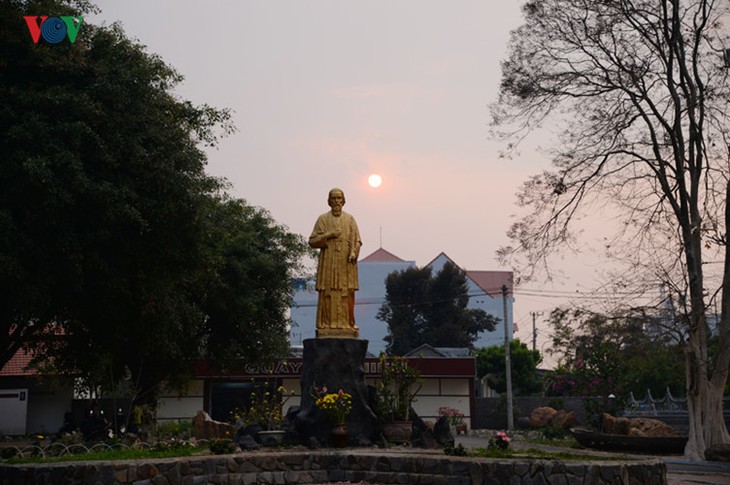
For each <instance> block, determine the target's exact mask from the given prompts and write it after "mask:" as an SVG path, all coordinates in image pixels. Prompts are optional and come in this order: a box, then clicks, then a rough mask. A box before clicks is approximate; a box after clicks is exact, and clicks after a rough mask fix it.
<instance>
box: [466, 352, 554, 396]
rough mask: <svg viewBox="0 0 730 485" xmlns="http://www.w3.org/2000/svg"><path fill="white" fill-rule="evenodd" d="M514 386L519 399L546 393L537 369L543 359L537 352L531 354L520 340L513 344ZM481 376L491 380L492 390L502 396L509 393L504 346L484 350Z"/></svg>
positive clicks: (479, 368)
mask: <svg viewBox="0 0 730 485" xmlns="http://www.w3.org/2000/svg"><path fill="white" fill-rule="evenodd" d="M509 351H510V366H511V368H512V373H511V375H512V385H513V386H514V393H515V394H516V395H523V396H529V395H532V394H535V393H540V392H542V379H540V376H539V375H538V373H537V366H538V365H540V362H542V356H541V355H540V352H539V351H537V350H530V349H529V348H528V347H527V345H525V343H523V342H521V341H520V340H519V339H514V340H511V341H510V343H509ZM476 357H477V376H478V377H479V378H480V379H482V378H484V377H485V376H486V377H487V383H488V385H489V387H491V388H492V389H494V390H495V391H497V392H499V393H504V392H506V391H507V372H506V370H505V355H504V346H503V345H494V346H492V347H484V348H482V349H480V350H479V352H477V355H476Z"/></svg>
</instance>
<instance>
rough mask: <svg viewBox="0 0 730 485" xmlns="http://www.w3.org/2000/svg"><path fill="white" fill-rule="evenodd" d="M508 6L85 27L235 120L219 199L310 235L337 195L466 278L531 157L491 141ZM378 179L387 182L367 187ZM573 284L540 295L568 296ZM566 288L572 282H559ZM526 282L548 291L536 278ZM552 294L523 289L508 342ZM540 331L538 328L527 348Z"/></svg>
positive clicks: (388, 234)
mask: <svg viewBox="0 0 730 485" xmlns="http://www.w3.org/2000/svg"><path fill="white" fill-rule="evenodd" d="M521 3H522V2H521V1H518V0H459V1H458V2H454V1H448V0H398V1H385V0H326V1H325V0H299V1H294V0H290V1H286V0H278V1H274V0H215V1H208V2H202V1H191V0H183V1H181V0H155V1H152V2H150V1H147V0H144V1H143V0H124V1H119V0H103V1H97V4H98V5H99V7H100V8H101V9H102V13H101V14H100V15H98V16H92V17H89V18H87V19H86V20H87V21H89V22H93V23H102V22H104V23H111V22H116V21H119V22H121V23H122V25H123V27H124V29H125V31H126V32H127V34H128V35H129V36H130V37H133V38H137V39H138V40H139V41H140V43H142V44H144V45H146V46H147V49H148V51H149V52H152V53H156V54H158V55H160V56H161V57H162V58H163V59H164V60H165V61H166V62H167V63H168V64H170V65H172V66H173V67H175V68H176V69H177V70H178V71H179V72H180V73H181V74H182V75H183V76H184V77H185V81H184V82H183V83H182V84H181V86H179V87H178V89H177V93H178V94H179V95H180V97H182V98H185V99H189V100H191V101H192V102H194V103H196V104H201V103H208V104H211V105H213V106H216V107H226V108H230V109H231V110H232V111H233V120H234V122H235V124H236V126H237V128H238V130H239V131H238V132H237V133H236V134H234V135H232V136H230V137H228V138H226V139H224V140H223V141H222V143H221V144H220V146H219V147H218V149H217V150H211V151H210V152H209V172H210V173H212V174H214V175H219V176H224V177H225V178H227V179H228V180H229V181H230V183H231V184H232V187H231V190H230V192H231V193H232V194H233V195H235V196H237V197H241V198H244V199H246V200H247V201H248V202H249V203H250V204H253V205H257V206H261V207H264V208H266V209H268V210H269V211H270V212H271V214H272V215H273V217H274V218H275V219H276V220H277V221H278V222H279V223H281V224H284V225H286V226H288V227H289V228H290V230H292V231H293V232H296V233H300V234H303V235H305V236H308V235H309V233H310V232H311V230H312V226H313V224H314V221H315V219H316V217H317V215H318V214H320V213H322V212H325V211H326V210H328V207H327V205H326V198H327V192H328V191H329V189H330V188H332V187H335V186H338V187H341V188H342V189H344V191H345V193H346V196H347V205H346V207H345V210H346V211H348V212H350V213H352V214H353V215H354V216H355V217H356V219H357V221H358V225H359V227H360V232H361V234H362V238H363V243H364V245H363V248H362V252H361V257H362V256H366V255H368V254H370V253H371V252H373V251H375V250H376V249H377V248H378V247H379V246H380V243H381V235H380V234H381V232H382V246H383V247H384V248H385V249H387V250H389V251H390V252H392V253H394V254H396V255H397V256H399V257H401V258H403V259H406V260H415V261H416V263H417V264H418V265H419V266H422V265H425V264H427V263H428V262H430V261H431V259H433V258H434V257H435V256H436V255H438V253H440V252H442V251H443V252H445V253H446V254H447V255H449V256H450V257H451V258H452V259H453V260H454V261H455V262H456V263H457V264H459V265H460V266H462V267H465V268H467V269H474V270H509V269H511V268H503V267H500V266H498V264H497V262H496V260H495V251H496V249H497V248H498V247H499V246H501V245H504V244H506V243H507V238H506V236H505V233H506V231H507V228H508V227H509V224H510V217H509V216H510V215H511V214H514V213H515V211H516V209H515V206H514V200H515V193H516V191H517V190H518V188H519V185H520V183H521V182H522V181H524V180H525V179H526V177H527V176H528V175H529V174H531V173H535V172H538V171H540V170H543V169H546V168H548V166H549V162H548V160H547V159H545V158H541V157H538V156H534V155H532V156H530V157H521V158H515V159H512V160H505V159H500V158H498V149H499V145H498V144H497V143H496V142H493V141H491V140H490V139H489V128H488V124H489V119H490V118H489V110H488V105H489V104H490V103H492V102H494V101H495V100H496V96H497V90H498V85H499V76H500V60H502V59H503V58H504V57H505V52H506V47H507V40H508V33H509V31H510V30H511V29H513V28H515V27H516V26H518V25H519V24H520V22H521V14H520V8H519V7H520V5H521ZM372 173H378V174H380V175H381V176H382V178H383V184H382V186H381V187H379V188H377V189H373V188H370V187H369V186H368V184H367V178H368V175H370V174H372ZM570 281H571V280H568V281H564V282H562V283H560V284H558V286H553V287H545V288H555V289H558V290H563V291H574V289H575V287H576V286H575V284H573V283H571V282H570ZM571 285H572V286H571ZM530 287H531V288H537V289H540V288H542V289H543V290H544V289H545V288H543V287H541V286H540V285H537V284H532V285H530ZM558 303H560V298H556V297H555V296H551V295H547V294H546V295H544V296H541V295H540V293H539V291H525V292H523V293H522V294H520V291H519V289H518V292H517V300H516V302H515V306H514V312H515V319H516V322H517V323H518V325H519V331H518V332H517V337H519V338H521V339H522V340H523V341H528V342H531V322H532V319H531V316H530V312H531V311H543V312H545V313H546V314H547V313H548V312H549V310H550V309H552V308H553V307H554V306H555V305H557V304H558ZM545 335H546V331H545V330H543V331H541V336H540V339H539V343H538V346H541V345H542V342H543V341H544V337H545Z"/></svg>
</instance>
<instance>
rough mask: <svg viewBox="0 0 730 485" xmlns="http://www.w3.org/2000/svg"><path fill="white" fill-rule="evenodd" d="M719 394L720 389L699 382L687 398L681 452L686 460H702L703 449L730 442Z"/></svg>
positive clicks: (722, 387)
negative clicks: (685, 437) (686, 431)
mask: <svg viewBox="0 0 730 485" xmlns="http://www.w3.org/2000/svg"><path fill="white" fill-rule="evenodd" d="M687 364H688V365H689V356H688V362H687ZM688 377H689V376H688ZM723 390H724V385H723V386H718V385H716V384H713V383H711V382H710V381H708V380H707V379H702V382H699V383H696V386H695V388H694V389H693V392H692V393H688V394H687V411H688V413H689V440H687V447H686V448H685V450H684V454H685V456H686V457H687V458H689V459H692V460H704V459H705V450H706V449H707V447H709V446H710V445H712V444H717V443H728V442H730V435H729V434H728V431H727V427H726V426H725V419H724V417H723V413H722V394H723Z"/></svg>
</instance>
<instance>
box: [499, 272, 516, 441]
mask: <svg viewBox="0 0 730 485" xmlns="http://www.w3.org/2000/svg"><path fill="white" fill-rule="evenodd" d="M507 290H508V288H507V285H502V312H503V315H504V316H503V321H504V369H505V372H506V374H507V376H506V378H507V379H506V380H507V429H508V430H510V431H512V430H513V429H514V427H515V422H514V421H515V418H514V416H513V415H512V362H511V358H510V348H509V341H510V338H509V325H508V324H507V323H508V322H509V320H508V319H507Z"/></svg>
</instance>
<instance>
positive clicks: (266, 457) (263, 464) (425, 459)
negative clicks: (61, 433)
mask: <svg viewBox="0 0 730 485" xmlns="http://www.w3.org/2000/svg"><path fill="white" fill-rule="evenodd" d="M666 474H667V470H666V465H665V464H664V462H662V461H661V460H657V459H647V460H636V461H630V460H623V461H554V460H529V459H487V458H465V457H450V456H445V455H442V454H434V453H429V452H425V451H423V450H418V451H417V450H413V452H403V453H400V452H392V451H388V452H379V451H378V450H374V449H355V450H352V451H350V450H347V451H334V450H316V451H301V450H293V451H290V452H266V453H256V452H253V453H251V452H248V453H237V454H232V455H220V456H197V457H183V458H168V459H159V460H151V461H144V462H143V461H141V460H124V461H106V462H94V461H86V462H65V463H43V464H24V465H8V464H4V465H0V483H1V484H2V485H14V484H26V483H30V484H55V483H64V484H96V483H103V484H133V485H166V484H180V485H199V484H208V483H213V484H246V485H248V484H258V483H264V484H277V485H279V484H282V485H283V484H290V483H326V482H340V481H349V482H365V483H413V484H421V483H429V484H449V485H451V484H496V483H519V484H522V485H530V484H548V483H561V484H562V483H565V484H569V483H591V484H603V483H606V484H608V483H611V484H616V483H624V484H629V483H631V484H652V485H653V484H657V485H658V484H664V483H666Z"/></svg>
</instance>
